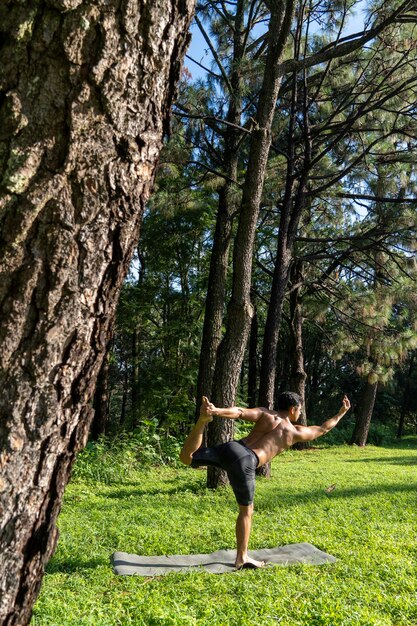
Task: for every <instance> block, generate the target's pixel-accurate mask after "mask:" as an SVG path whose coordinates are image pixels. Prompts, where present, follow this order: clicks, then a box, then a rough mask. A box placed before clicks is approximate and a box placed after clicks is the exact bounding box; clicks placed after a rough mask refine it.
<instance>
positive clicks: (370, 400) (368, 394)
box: [349, 380, 378, 446]
mask: <svg viewBox="0 0 417 626" xmlns="http://www.w3.org/2000/svg"><path fill="white" fill-rule="evenodd" d="M377 389H378V381H377V382H369V380H367V381H366V385H365V389H364V392H363V394H362V397H361V399H360V402H359V405H358V407H357V409H356V423H355V428H354V429H353V433H352V437H351V440H350V442H349V443H350V444H351V445H357V446H364V445H366V441H367V439H368V433H369V426H370V425H371V418H372V413H373V410H374V405H375V398H376V392H377Z"/></svg>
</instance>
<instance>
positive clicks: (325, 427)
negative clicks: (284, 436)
mask: <svg viewBox="0 0 417 626" xmlns="http://www.w3.org/2000/svg"><path fill="white" fill-rule="evenodd" d="M349 409H350V401H349V398H348V397H347V396H344V398H343V404H342V406H341V407H340V409H339V411H338V413H336V415H335V416H334V417H331V418H330V419H328V420H326V421H325V422H323V424H322V425H321V426H296V428H297V434H296V436H295V437H294V443H297V442H299V441H314V439H317V438H318V437H321V436H322V435H325V434H326V433H328V432H329V431H330V430H332V428H334V427H335V426H336V425H337V424H338V423H339V422H340V420H341V419H342V417H343V416H344V415H345V414H346V413H347V412H348V411H349Z"/></svg>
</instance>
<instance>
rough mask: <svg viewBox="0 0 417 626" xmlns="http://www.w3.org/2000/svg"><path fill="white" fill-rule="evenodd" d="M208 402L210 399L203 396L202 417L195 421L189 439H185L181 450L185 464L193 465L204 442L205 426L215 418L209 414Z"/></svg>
mask: <svg viewBox="0 0 417 626" xmlns="http://www.w3.org/2000/svg"><path fill="white" fill-rule="evenodd" d="M208 403H209V401H208V399H207V398H206V397H205V396H203V401H202V403H201V407H200V417H199V418H198V421H197V422H196V423H195V425H194V427H193V429H192V430H191V432H190V434H189V435H188V437H187V439H186V440H185V441H184V445H183V447H182V450H181V452H180V460H181V462H182V463H184V465H191V461H192V460H193V454H194V452H196V450H198V449H199V448H201V444H202V443H203V433H204V428H205V426H206V424H208V422H211V421H212V419H213V416H212V415H208V414H207V405H208Z"/></svg>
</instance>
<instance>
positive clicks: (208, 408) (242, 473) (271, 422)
mask: <svg viewBox="0 0 417 626" xmlns="http://www.w3.org/2000/svg"><path fill="white" fill-rule="evenodd" d="M349 409H350V402H349V399H348V398H347V396H345V397H344V398H343V403H342V406H341V408H340V410H339V411H338V413H337V414H336V415H335V416H334V417H331V418H330V419H328V420H326V421H325V422H324V423H323V424H322V425H321V426H301V425H299V424H296V422H297V420H298V418H299V417H300V412H301V398H300V396H299V395H298V394H296V393H293V392H291V391H284V392H283V393H281V394H280V396H279V397H278V402H277V410H276V411H272V410H269V409H264V408H257V409H241V408H238V407H232V408H229V409H219V408H216V407H215V406H214V404H212V403H211V402H209V400H208V399H207V398H206V397H205V396H204V397H203V402H202V405H201V409H200V417H199V419H198V421H197V423H196V424H195V426H194V428H193V429H192V431H191V432H190V434H189V435H188V437H187V439H186V440H185V443H184V446H183V449H182V450H181V453H180V459H181V461H182V462H183V463H184V464H185V465H190V466H191V467H200V466H202V465H214V466H216V467H220V468H222V469H224V470H225V471H226V472H227V475H228V478H229V481H230V485H231V487H232V489H233V491H234V494H235V497H236V500H237V503H238V505H239V515H238V517H237V520H236V543H237V553H236V561H235V566H236V568H237V569H241V568H244V567H252V568H256V567H262V566H263V565H264V562H263V561H255V560H254V559H251V558H250V557H249V556H248V544H249V535H250V531H251V525H252V514H253V497H254V493H255V471H256V468H257V467H260V466H261V465H264V464H265V463H268V461H270V460H271V459H273V458H274V457H275V456H277V454H280V453H281V452H283V451H284V450H287V449H288V448H290V447H291V446H292V445H293V444H295V443H298V442H299V441H313V440H314V439H317V437H321V436H322V435H325V434H326V433H328V432H329V431H330V430H332V428H334V427H335V426H336V424H337V423H338V422H339V421H340V420H341V419H342V417H343V416H344V415H345V413H347V411H348V410H349ZM214 415H217V416H218V417H223V418H225V419H243V420H246V421H248V422H254V427H253V428H252V430H251V432H250V433H249V435H248V436H247V437H244V438H243V439H241V440H240V441H229V442H228V443H223V444H220V445H218V446H213V447H210V448H203V447H201V444H202V442H203V433H204V428H205V426H206V424H208V422H211V421H212V419H213V416H214Z"/></svg>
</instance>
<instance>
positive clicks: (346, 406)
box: [339, 396, 350, 415]
mask: <svg viewBox="0 0 417 626" xmlns="http://www.w3.org/2000/svg"><path fill="white" fill-rule="evenodd" d="M349 409H350V400H349V398H348V397H347V396H344V397H343V400H342V406H341V408H340V411H339V414H340V413H342V414H343V415H344V414H345V413H347V412H348V411H349Z"/></svg>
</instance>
